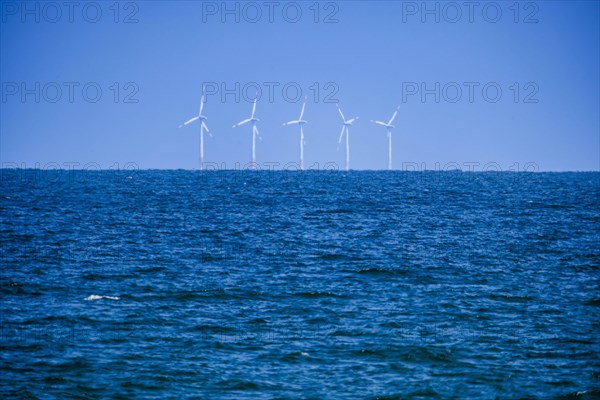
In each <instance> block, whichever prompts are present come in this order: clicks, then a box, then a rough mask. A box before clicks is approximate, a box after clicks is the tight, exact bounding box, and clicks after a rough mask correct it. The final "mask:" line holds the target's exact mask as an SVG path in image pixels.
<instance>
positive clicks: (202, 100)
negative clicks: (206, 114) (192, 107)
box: [198, 90, 204, 115]
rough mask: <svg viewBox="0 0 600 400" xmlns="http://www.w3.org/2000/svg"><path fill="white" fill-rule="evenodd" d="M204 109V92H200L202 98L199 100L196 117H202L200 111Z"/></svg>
mask: <svg viewBox="0 0 600 400" xmlns="http://www.w3.org/2000/svg"><path fill="white" fill-rule="evenodd" d="M203 108H204V90H202V97H201V98H200V112H199V113H198V115H202V109H203Z"/></svg>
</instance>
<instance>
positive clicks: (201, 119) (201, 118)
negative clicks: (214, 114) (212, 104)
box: [179, 88, 212, 170]
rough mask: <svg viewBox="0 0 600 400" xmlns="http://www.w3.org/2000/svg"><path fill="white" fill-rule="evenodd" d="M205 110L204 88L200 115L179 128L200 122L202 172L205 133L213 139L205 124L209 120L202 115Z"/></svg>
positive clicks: (201, 166)
mask: <svg viewBox="0 0 600 400" xmlns="http://www.w3.org/2000/svg"><path fill="white" fill-rule="evenodd" d="M203 108H204V88H202V97H201V98H200V111H199V112H198V115H197V116H195V117H194V118H191V119H190V120H188V121H186V122H184V123H183V124H181V125H179V127H180V128H181V127H184V126H186V125H188V124H191V123H192V122H194V121H196V120H200V170H202V168H203V167H204V131H206V132H207V133H208V134H209V135H210V136H211V137H212V135H211V134H210V132H209V130H208V126H206V123H205V122H204V121H206V120H207V119H208V118H206V117H205V116H204V115H202V109H203Z"/></svg>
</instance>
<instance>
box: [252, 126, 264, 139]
mask: <svg viewBox="0 0 600 400" xmlns="http://www.w3.org/2000/svg"><path fill="white" fill-rule="evenodd" d="M253 129H254V131H255V132H256V136H257V137H258V140H260V141H261V142H262V136H260V132H259V131H258V127H257V126H256V125H254V127H253Z"/></svg>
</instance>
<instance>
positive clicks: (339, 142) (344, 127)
mask: <svg viewBox="0 0 600 400" xmlns="http://www.w3.org/2000/svg"><path fill="white" fill-rule="evenodd" d="M344 129H346V125H342V131H341V132H340V139H339V140H338V150H339V149H340V144H341V143H342V137H343V136H344Z"/></svg>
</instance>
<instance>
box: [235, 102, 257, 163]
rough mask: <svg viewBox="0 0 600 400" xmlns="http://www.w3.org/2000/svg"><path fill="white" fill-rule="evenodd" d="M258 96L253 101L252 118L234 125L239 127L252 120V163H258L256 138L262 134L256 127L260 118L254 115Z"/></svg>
mask: <svg viewBox="0 0 600 400" xmlns="http://www.w3.org/2000/svg"><path fill="white" fill-rule="evenodd" d="M257 98H258V95H257V96H256V97H255V98H254V102H253V103H252V115H251V116H250V118H247V119H245V120H243V121H240V122H238V123H237V124H235V125H233V127H234V128H235V127H238V126H241V125H244V124H246V123H248V122H252V164H254V165H255V164H256V138H257V137H259V136H260V134H259V133H258V128H257V127H256V123H257V122H258V121H260V120H259V119H258V118H256V117H254V114H256V99H257Z"/></svg>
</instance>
